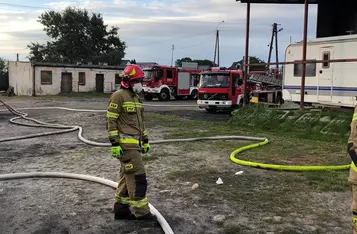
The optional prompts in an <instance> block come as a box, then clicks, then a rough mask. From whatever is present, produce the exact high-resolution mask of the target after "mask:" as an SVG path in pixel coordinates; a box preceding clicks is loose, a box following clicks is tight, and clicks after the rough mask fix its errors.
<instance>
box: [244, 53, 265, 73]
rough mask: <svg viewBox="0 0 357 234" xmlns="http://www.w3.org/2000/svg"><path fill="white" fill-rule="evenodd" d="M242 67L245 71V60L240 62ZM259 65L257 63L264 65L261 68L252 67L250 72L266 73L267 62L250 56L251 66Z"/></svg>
mask: <svg viewBox="0 0 357 234" xmlns="http://www.w3.org/2000/svg"><path fill="white" fill-rule="evenodd" d="M238 63H239V64H240V66H241V69H243V65H244V60H243V59H242V60H240V61H239V62H238ZM253 63H254V64H257V63H261V64H262V65H261V66H260V65H259V66H251V67H249V70H250V71H264V70H265V62H264V60H261V59H260V58H258V57H255V56H249V64H253Z"/></svg>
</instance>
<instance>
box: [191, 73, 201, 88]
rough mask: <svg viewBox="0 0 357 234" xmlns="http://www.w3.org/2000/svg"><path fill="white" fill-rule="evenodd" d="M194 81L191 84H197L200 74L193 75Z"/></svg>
mask: <svg viewBox="0 0 357 234" xmlns="http://www.w3.org/2000/svg"><path fill="white" fill-rule="evenodd" d="M193 77H194V83H193V86H197V85H198V82H200V76H199V75H194V76H193Z"/></svg>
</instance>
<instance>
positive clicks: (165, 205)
mask: <svg viewBox="0 0 357 234" xmlns="http://www.w3.org/2000/svg"><path fill="white" fill-rule="evenodd" d="M1 99H3V98H1ZM4 99H5V100H4V101H6V102H7V103H8V104H10V105H11V106H12V107H15V108H20V107H40V106H61V107H68V108H81V109H85V108H90V109H101V110H104V109H105V106H106V103H107V99H105V98H98V99H90V100H85V99H83V100H81V99H78V98H76V99H72V100H71V99H64V98H61V99H51V100H36V99H32V98H29V99H26V100H25V99H22V98H4ZM168 103H170V104H172V105H176V107H152V106H147V107H145V110H146V111H147V112H153V113H161V114H168V115H175V116H179V117H182V118H186V119H193V120H206V121H207V120H209V121H225V120H227V119H228V118H229V114H210V113H206V112H205V111H204V110H200V109H198V108H197V107H196V106H194V104H195V103H194V101H177V102H176V101H172V102H165V104H168ZM150 104H153V105H155V104H160V102H155V101H153V102H150ZM178 105H193V106H192V107H179V106H178ZM1 108H2V107H1V106H0V109H1ZM24 112H26V113H29V117H32V118H36V119H39V120H42V121H46V122H51V123H61V124H66V125H80V126H82V127H83V128H84V137H85V138H87V139H91V140H94V141H97V142H107V137H106V132H105V125H104V124H105V122H104V115H105V114H104V113H85V112H70V111H65V110H24ZM11 117H12V115H10V114H8V113H7V112H0V132H1V134H0V138H5V137H6V138H7V137H11V136H20V135H27V134H33V133H39V132H47V131H51V129H41V128H29V127H21V126H14V125H11V124H9V122H8V121H9V119H10V118H11ZM160 121H161V120H157V122H158V123H159V122H160ZM158 123H157V124H155V122H151V124H150V127H148V128H149V130H150V139H151V140H157V139H162V138H163V136H167V132H168V131H167V129H165V128H164V127H162V126H160V125H159V124H158ZM192 131H195V129H192ZM241 144H244V142H243V143H241ZM207 146H208V145H203V146H201V145H199V144H192V145H190V144H186V145H185V147H187V150H185V147H183V144H164V145H160V147H158V146H155V147H152V152H151V153H150V154H149V155H148V156H147V158H146V159H145V164H146V168H147V171H148V175H149V178H148V181H149V188H148V197H149V199H150V203H151V204H152V205H153V206H155V207H156V208H157V209H158V210H159V212H160V213H161V214H162V215H163V216H164V217H165V219H166V220H167V221H168V223H169V224H170V226H171V227H172V228H173V230H174V232H175V233H185V234H186V233H187V234H190V233H207V234H211V233H212V234H219V233H232V234H233V233H269V232H270V234H274V233H285V234H287V233H289V234H290V233H291V234H294V233H304V234H305V233H309V234H310V233H311V234H313V233H328V234H330V233H331V234H332V233H336V234H344V233H350V230H351V229H350V226H349V215H350V212H349V211H350V210H349V209H350V207H349V206H350V193H346V192H344V193H336V192H329V193H315V194H305V192H304V191H295V192H294V194H293V195H292V200H289V201H287V200H286V199H285V200H281V201H279V200H278V198H276V197H274V190H275V188H274V186H276V185H274V183H273V181H279V178H281V175H280V173H279V172H269V176H267V174H268V172H267V171H264V170H259V169H252V168H249V169H247V168H246V167H242V166H239V165H236V164H232V163H231V162H230V161H229V160H222V158H224V157H227V155H226V152H220V150H214V149H212V148H210V147H207ZM216 147H217V146H216ZM213 148H214V146H213ZM212 151H213V152H212ZM222 151H223V150H222ZM158 159H159V160H158ZM0 163H1V167H0V173H1V174H5V173H16V172H35V171H52V172H70V173H80V174H88V175H93V176H98V177H102V178H106V179H109V180H114V181H115V180H116V179H117V174H118V167H119V164H118V161H117V160H115V159H113V158H111V156H110V152H109V150H108V149H107V148H103V147H92V146H89V145H86V144H83V143H82V142H80V141H79V140H78V139H77V132H73V133H66V134H61V135H55V136H47V137H42V138H34V139H27V140H19V141H13V142H5V143H0ZM222 168H224V169H222ZM185 170H186V171H188V172H190V173H191V172H192V174H187V175H185ZM239 170H244V176H242V177H239V179H237V177H234V173H235V172H237V171H239ZM219 176H221V177H222V178H223V180H224V182H225V184H230V185H229V186H230V188H226V187H224V188H225V189H227V193H225V192H224V191H225V190H222V191H220V190H219V188H218V189H217V185H216V183H215V182H216V180H217V178H218V177H219ZM233 177H234V178H233ZM197 181H199V186H200V188H201V189H196V190H193V189H192V186H193V185H194V184H195V183H196V182H197ZM281 183H284V182H283V181H282V182H281ZM228 189H230V190H228ZM232 190H233V191H235V192H236V193H232ZM243 190H244V192H245V194H244V192H243ZM287 191H290V190H287ZM278 192H279V193H281V191H277V193H278ZM113 193H114V190H113V189H111V188H108V187H106V186H103V185H99V184H95V183H91V182H84V181H77V180H65V179H23V180H11V181H0V233H35V234H39V233H46V234H47V233H61V234H64V233H108V234H109V233H131V234H134V233H135V234H136V233H138V234H141V233H148V234H150V233H163V232H162V230H161V228H160V226H148V225H147V224H145V223H143V222H137V221H115V220H113V214H112V213H111V208H112V204H113V203H112V198H113ZM249 193H250V195H249V197H246V196H247V194H249ZM240 194H242V196H241V197H240ZM243 194H244V195H243ZM264 195H265V196H266V195H269V196H270V198H271V200H270V201H268V200H267V201H264V200H262V199H264V198H263V196H264ZM229 196H230V197H229ZM281 198H282V199H283V197H281ZM217 200H218V201H219V202H217ZM231 200H237V203H236V204H234V205H233V204H231V203H230V202H229V201H231ZM242 201H246V203H245V202H242ZM274 201H275V202H276V204H274V203H273V202H274ZM301 201H305V202H306V203H305V204H306V206H303V207H301V205H302V203H301ZM295 202H296V204H294V203H295ZM296 206H298V207H299V206H300V207H301V209H296ZM260 209H261V210H260ZM305 210H308V212H313V213H306V212H305ZM279 212H280V213H279ZM303 212H305V213H303ZM315 213H318V214H321V215H320V216H321V217H320V216H319V217H317V216H316V214H315ZM223 216H224V217H223ZM332 216H333V219H331V217H332ZM336 217H340V219H337V218H336ZM220 219H221V220H220ZM223 219H224V220H227V219H228V220H230V222H231V223H232V225H237V226H235V229H234V231H231V232H229V230H228V231H227V230H226V232H224V231H223V228H222V225H220V224H222V222H223ZM213 220H214V221H213ZM237 230H238V231H237ZM239 230H241V231H239ZM321 230H322V231H321Z"/></svg>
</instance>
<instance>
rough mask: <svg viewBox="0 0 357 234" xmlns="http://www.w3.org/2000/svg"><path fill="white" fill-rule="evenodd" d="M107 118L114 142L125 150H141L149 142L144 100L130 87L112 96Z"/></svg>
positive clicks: (108, 129) (109, 131)
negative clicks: (145, 123)
mask: <svg viewBox="0 0 357 234" xmlns="http://www.w3.org/2000/svg"><path fill="white" fill-rule="evenodd" d="M106 119H107V131H108V137H109V140H110V142H111V143H112V144H113V143H114V144H116V145H120V146H121V147H122V148H123V149H124V150H125V149H138V150H140V149H141V146H142V145H143V143H146V142H148V136H147V132H146V130H145V125H144V109H143V104H142V101H141V100H140V99H139V97H138V96H137V95H136V94H135V93H133V92H132V91H130V90H129V89H120V90H118V91H116V92H114V93H113V94H112V95H111V96H110V98H109V102H108V106H107V117H106Z"/></svg>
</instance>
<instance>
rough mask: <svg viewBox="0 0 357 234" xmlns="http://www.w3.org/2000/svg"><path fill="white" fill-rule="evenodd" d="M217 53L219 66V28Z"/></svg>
mask: <svg viewBox="0 0 357 234" xmlns="http://www.w3.org/2000/svg"><path fill="white" fill-rule="evenodd" d="M217 54H218V58H217V65H218V67H219V30H217Z"/></svg>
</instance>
